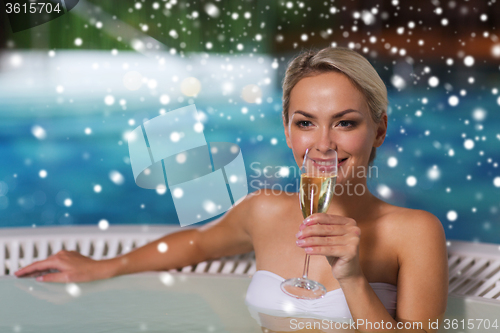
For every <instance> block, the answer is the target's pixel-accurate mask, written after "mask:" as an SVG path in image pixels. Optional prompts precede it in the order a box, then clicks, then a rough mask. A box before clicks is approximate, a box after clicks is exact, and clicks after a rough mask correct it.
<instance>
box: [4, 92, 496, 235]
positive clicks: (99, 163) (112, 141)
mask: <svg viewBox="0 0 500 333" xmlns="http://www.w3.org/2000/svg"><path fill="white" fill-rule="evenodd" d="M268 97H271V98H272V101H271V100H269V101H267V98H268ZM422 97H426V98H427V99H428V103H427V104H423V103H422V100H421V99H422ZM448 98H449V95H448V94H445V93H443V91H440V92H435V93H432V92H431V91H429V90H426V89H424V90H422V91H418V90H408V91H402V92H397V91H394V90H390V92H389V100H390V110H389V128H388V135H387V139H386V141H385V143H384V144H383V146H382V147H381V148H379V150H378V155H377V159H376V160H375V165H376V166H377V167H378V172H379V177H378V178H376V179H372V180H370V183H369V186H370V188H371V190H372V191H373V192H374V193H377V186H379V185H381V184H383V185H386V186H387V187H389V188H390V190H391V192H392V195H391V196H390V197H387V198H386V199H385V200H387V201H388V202H390V203H393V204H396V205H400V206H405V207H409V208H415V209H424V210H427V211H429V212H431V213H433V214H435V215H436V216H437V217H438V218H439V219H440V220H441V222H442V223H443V226H444V229H445V231H446V236H447V238H448V239H457V240H467V241H481V242H491V243H500V236H499V235H500V219H499V214H498V208H499V203H500V202H499V201H500V200H499V197H500V196H499V194H500V188H499V187H495V186H494V184H493V179H494V178H495V177H498V176H500V172H499V169H498V167H497V166H496V164H495V163H498V162H499V161H498V156H499V155H498V147H499V143H500V140H499V137H498V135H499V133H500V130H499V128H500V112H499V109H500V107H499V105H498V104H497V101H496V99H497V98H498V95H493V94H492V93H491V91H489V90H481V89H477V90H476V91H473V90H469V91H468V93H467V96H465V97H461V96H460V103H459V105H458V106H456V107H452V106H450V105H449V104H448ZM194 103H195V104H196V107H197V109H198V110H201V111H203V112H205V114H207V116H208V117H207V121H206V123H205V124H204V126H205V129H204V133H205V137H206V139H207V141H209V142H210V141H227V142H235V143H238V144H239V145H240V147H241V149H242V153H243V157H244V160H245V165H246V167H247V177H248V181H249V184H250V182H251V181H253V180H255V179H259V180H261V181H264V180H267V182H268V184H269V185H270V186H271V185H273V184H279V185H280V186H282V187H284V185H286V184H288V183H292V184H295V181H294V179H293V178H279V177H274V178H271V179H267V178H265V177H263V176H261V177H257V176H256V172H255V171H254V169H255V167H256V165H260V167H261V168H263V167H264V166H272V167H275V168H274V169H271V170H273V171H277V170H279V169H278V167H279V166H294V165H295V164H294V160H293V157H292V154H291V151H290V150H289V148H288V147H287V145H286V143H285V140H284V134H283V127H282V122H281V92H280V91H279V90H277V89H275V90H272V89H271V90H270V92H269V93H268V94H267V95H266V98H265V99H264V101H263V103H262V104H260V105H255V104H253V105H252V104H246V103H241V102H234V101H233V102H229V101H228V100H227V99H222V98H221V99H220V101H215V102H214V100H213V99H211V100H209V101H207V100H204V99H203V98H198V99H194ZM187 104H188V101H187V100H184V101H182V102H177V101H173V102H171V103H170V104H169V105H167V107H165V109H166V110H167V111H168V110H174V109H176V108H178V107H182V106H185V105H187ZM243 106H245V107H247V108H248V113H246V114H243V113H242V112H241V108H242V107H243ZM160 107H161V106H160V105H159V103H158V99H157V98H146V99H145V100H144V101H141V102H137V103H135V104H134V103H132V102H129V103H128V104H127V110H126V111H119V110H118V111H114V112H105V111H104V110H103V112H93V113H92V112H88V110H93V109H99V108H103V109H104V107H103V101H102V98H92V97H89V98H87V99H79V100H78V101H75V102H74V103H71V104H69V103H67V102H65V103H61V104H59V103H55V102H51V103H48V104H46V103H41V102H40V99H39V98H38V97H37V96H36V95H33V96H30V94H29V93H28V94H27V96H26V98H25V99H23V100H19V99H13V98H8V96H4V98H2V99H0V160H1V163H0V194H1V195H0V227H32V226H33V225H35V226H45V225H69V224H75V225H84V224H90V225H96V224H97V223H98V221H100V220H101V219H106V220H108V221H109V223H110V224H173V225H176V224H178V219H177V215H176V213H175V210H174V206H173V202H172V198H171V195H170V192H169V191H167V193H166V194H164V195H159V194H157V193H156V191H153V190H146V189H142V188H139V187H138V186H137V185H136V184H135V183H134V179H133V175H132V169H131V166H130V164H129V161H128V147H127V143H126V141H124V138H123V134H124V132H125V131H129V130H132V129H133V128H135V127H136V126H138V125H139V124H140V123H141V122H142V120H143V119H151V118H153V117H155V116H157V115H158V110H159V109H160ZM478 107H480V108H482V109H484V110H486V112H487V114H486V118H485V119H484V121H476V120H474V119H473V117H472V112H473V110H474V109H477V108H478ZM26 110H31V112H27V111H26ZM47 110H49V111H50V112H49V113H50V115H44V114H45V113H47ZM417 110H421V111H422V116H420V117H417V116H416V115H415V112H416V111H417ZM18 113H24V114H25V115H24V116H19V115H18ZM26 114H28V115H26ZM221 114H222V116H221ZM228 116H230V117H231V118H230V119H228ZM251 116H253V117H254V120H251V119H250V117H251ZM129 119H134V120H135V124H134V125H133V126H131V125H129V124H128V121H129ZM466 120H468V121H469V123H468V124H466V123H465V122H466ZM35 124H36V125H39V126H41V127H43V128H44V129H45V130H46V132H47V137H46V138H45V139H44V140H39V139H37V138H36V137H35V136H33V135H32V133H31V128H32V126H33V125H35ZM478 125H481V126H482V128H478V127H477V126H478ZM87 127H89V128H91V129H92V134H91V135H86V134H85V133H84V129H85V128H87ZM402 129H404V131H402ZM426 131H429V133H428V134H427V135H426ZM463 134H465V136H466V137H465V138H464V137H463V136H462V135H463ZM476 137H478V140H476V139H475V138H476ZM483 137H484V138H485V140H483ZM273 138H275V139H277V144H275V145H273V144H271V139H273ZM467 138H472V139H473V140H474V143H475V146H474V148H473V149H471V150H467V149H465V148H464V140H465V139H467ZM398 149H399V150H398ZM450 149H453V150H454V156H449V154H448V152H449V150H450ZM389 157H396V158H397V160H398V164H397V166H396V167H394V168H391V167H389V166H388V165H387V160H388V158H389ZM489 159H491V160H490V161H489ZM252 163H253V164H252ZM434 165H435V166H437V167H438V169H439V177H437V179H434V180H433V179H430V178H429V177H428V176H427V173H428V170H429V169H430V168H432V167H433V166H434ZM42 169H43V170H46V171H47V177H46V178H41V177H40V176H39V172H40V170H42ZM112 170H116V171H118V172H119V173H121V174H122V175H123V177H124V182H123V184H121V185H117V184H115V183H113V182H112V181H111V180H110V177H109V173H110V172H111V171H112ZM272 173H273V174H274V173H275V172H272ZM408 176H415V177H416V179H417V184H416V185H415V186H413V187H410V186H408V185H407V184H406V180H407V177H408ZM467 176H470V180H468V179H467ZM96 184H99V185H101V187H102V191H101V192H100V193H96V192H95V191H94V185H96ZM275 186H277V185H275ZM249 188H250V190H251V191H253V190H255V182H254V183H252V185H250V186H249ZM275 188H277V187H275ZM288 189H290V188H288ZM447 189H449V191H447ZM68 198H70V199H71V201H72V204H71V206H66V205H65V204H64V200H65V199H68ZM450 211H455V212H456V214H457V218H456V220H454V221H450V220H449V219H448V217H447V215H448V213H449V212H450Z"/></svg>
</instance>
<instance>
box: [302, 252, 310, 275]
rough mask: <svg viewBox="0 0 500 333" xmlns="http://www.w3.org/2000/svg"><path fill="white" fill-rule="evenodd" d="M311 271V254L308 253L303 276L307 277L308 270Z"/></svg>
mask: <svg viewBox="0 0 500 333" xmlns="http://www.w3.org/2000/svg"><path fill="white" fill-rule="evenodd" d="M308 271H309V255H308V254H306V262H305V263H304V272H303V273H302V278H304V279H307V272H308Z"/></svg>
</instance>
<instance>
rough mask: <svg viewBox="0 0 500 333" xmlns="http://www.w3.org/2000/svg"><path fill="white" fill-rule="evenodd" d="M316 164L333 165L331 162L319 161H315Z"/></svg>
mask: <svg viewBox="0 0 500 333" xmlns="http://www.w3.org/2000/svg"><path fill="white" fill-rule="evenodd" d="M316 163H317V164H319V165H333V162H321V161H316Z"/></svg>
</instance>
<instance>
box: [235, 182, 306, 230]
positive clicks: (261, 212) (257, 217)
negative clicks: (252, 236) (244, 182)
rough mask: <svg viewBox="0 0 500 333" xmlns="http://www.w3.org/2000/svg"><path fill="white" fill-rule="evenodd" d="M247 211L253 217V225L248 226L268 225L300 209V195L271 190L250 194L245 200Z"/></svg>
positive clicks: (261, 190)
mask: <svg viewBox="0 0 500 333" xmlns="http://www.w3.org/2000/svg"><path fill="white" fill-rule="evenodd" d="M244 201H245V206H246V211H247V212H248V214H249V216H251V221H250V222H251V223H250V225H249V226H248V227H249V228H250V229H251V228H252V226H256V225H258V224H261V222H264V223H266V224H267V223H268V222H269V221H273V220H276V218H278V217H280V218H281V219H283V217H284V216H285V215H286V213H287V212H290V210H291V209H293V208H294V204H295V205H296V206H297V207H298V194H297V193H295V192H286V191H274V190H270V189H260V190H258V191H255V192H252V193H250V194H249V195H248V196H247V197H246V198H245V199H244Z"/></svg>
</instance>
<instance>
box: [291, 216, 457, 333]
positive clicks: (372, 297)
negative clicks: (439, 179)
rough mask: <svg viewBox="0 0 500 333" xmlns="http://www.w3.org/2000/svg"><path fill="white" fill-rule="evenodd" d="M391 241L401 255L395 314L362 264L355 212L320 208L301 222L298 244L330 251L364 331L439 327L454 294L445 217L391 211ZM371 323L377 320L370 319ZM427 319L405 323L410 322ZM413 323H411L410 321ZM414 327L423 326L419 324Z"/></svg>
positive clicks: (325, 252) (313, 251)
mask: <svg viewBox="0 0 500 333" xmlns="http://www.w3.org/2000/svg"><path fill="white" fill-rule="evenodd" d="M387 221H389V222H390V224H388V226H389V227H387V228H386V232H388V233H390V234H388V235H387V237H390V238H388V241H390V242H391V244H392V248H393V250H394V251H395V253H397V256H398V264H399V271H398V282H397V309H396V318H395V319H394V318H392V317H391V315H390V314H389V312H388V311H387V309H386V308H385V306H384V304H383V303H382V302H381V301H380V299H379V298H378V296H377V294H376V293H375V291H374V290H373V288H372V287H371V286H370V284H369V283H368V280H367V279H366V277H365V275H364V274H363V271H362V269H361V266H360V264H359V239H360V237H359V236H360V229H359V228H358V227H357V226H356V221H354V220H353V219H350V218H346V217H343V216H337V215H328V214H314V215H311V216H310V217H309V218H307V219H306V220H305V224H302V225H301V226H300V230H301V232H299V233H298V234H297V238H298V243H297V245H298V246H300V247H303V248H305V250H306V252H308V253H309V254H311V255H325V256H326V257H327V259H328V262H329V263H330V265H332V273H333V275H334V277H335V278H336V279H337V280H338V282H339V284H340V287H341V288H342V291H343V293H344V295H345V298H346V301H347V304H348V306H349V310H350V312H351V315H352V318H353V320H354V322H355V323H356V324H357V325H356V326H355V327H356V328H358V329H359V330H361V331H363V332H383V331H388V330H390V329H391V328H392V329H397V328H399V327H401V328H403V329H401V330H399V331H402V332H422V333H423V332H427V333H430V332H434V331H435V328H434V327H432V326H431V327H429V326H430V325H429V324H430V323H436V320H439V324H440V323H441V320H442V318H443V316H444V313H445V310H446V304H447V299H448V258H447V249H446V238H445V233H444V230H443V226H442V225H441V222H440V221H439V220H438V219H437V218H436V217H435V216H434V215H432V214H430V213H428V212H425V211H421V210H420V211H419V210H410V209H404V210H400V211H399V213H394V214H392V215H391V216H388V217H387ZM368 322H369V323H371V326H370V324H368ZM406 322H409V325H410V327H411V326H412V323H422V325H421V326H420V327H421V328H415V329H409V330H407V329H405V325H404V324H405V323H406ZM388 325H390V326H388ZM406 327H407V326H406ZM413 327H417V326H416V325H415V326H413Z"/></svg>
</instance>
